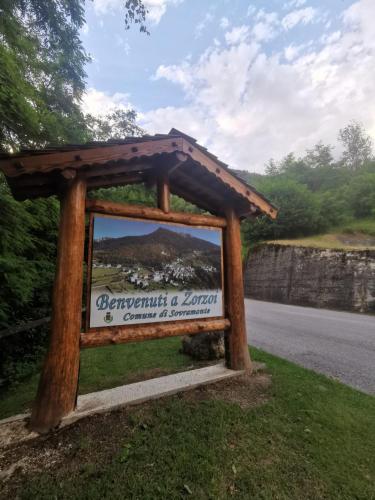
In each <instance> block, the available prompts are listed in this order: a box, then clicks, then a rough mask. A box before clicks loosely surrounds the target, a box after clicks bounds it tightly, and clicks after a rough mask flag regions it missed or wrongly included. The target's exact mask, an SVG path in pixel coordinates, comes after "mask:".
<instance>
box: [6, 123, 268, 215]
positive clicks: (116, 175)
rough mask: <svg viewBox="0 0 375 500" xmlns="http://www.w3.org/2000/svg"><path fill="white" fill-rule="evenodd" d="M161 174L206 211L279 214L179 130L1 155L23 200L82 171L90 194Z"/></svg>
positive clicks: (42, 193) (13, 188)
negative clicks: (91, 191) (98, 189)
mask: <svg viewBox="0 0 375 500" xmlns="http://www.w3.org/2000/svg"><path fill="white" fill-rule="evenodd" d="M161 169H165V170H167V171H168V175H169V181H170V189H171V192H172V193H174V194H177V195H178V196H181V197H182V198H184V199H186V200H187V201H190V202H192V203H194V204H196V205H197V206H199V207H201V208H203V209H204V210H208V211H210V212H213V213H217V214H220V213H223V212H224V210H225V206H228V205H231V206H233V207H234V208H235V209H236V211H237V213H238V214H239V215H240V216H248V215H259V214H267V215H269V216H270V217H272V218H275V217H276V215H277V210H276V208H275V207H274V206H273V205H272V204H271V203H270V202H269V201H267V199H266V198H265V197H264V196H262V195H261V194H260V193H258V192H257V191H256V190H255V189H254V188H253V187H251V186H250V185H248V184H247V183H246V182H244V181H243V180H242V179H241V178H239V177H238V176H237V175H235V174H234V173H233V171H231V170H230V169H228V166H227V165H226V164H225V163H223V162H221V161H220V160H219V159H218V158H217V157H216V156H215V155H213V154H211V153H210V152H209V151H207V149H206V148H204V147H203V146H200V145H199V144H198V143H197V141H196V140H195V139H193V138H192V137H189V136H188V135H186V134H183V133H182V132H179V131H178V130H176V129H172V130H171V131H170V132H169V134H156V135H153V136H150V135H145V136H143V137H131V138H127V139H124V140H113V141H107V142H91V143H87V144H83V145H82V144H80V145H66V146H62V147H59V148H46V149H35V150H22V151H21V152H19V153H17V154H14V155H6V154H2V155H0V170H1V171H2V172H3V173H4V174H5V176H6V179H7V182H8V184H9V186H10V188H11V191H12V193H13V196H14V197H15V198H16V199H18V200H24V199H27V198H36V197H40V196H43V197H46V196H51V195H53V194H58V192H59V191H60V190H61V187H62V186H63V184H64V182H66V180H67V179H69V178H71V177H73V176H74V175H75V174H76V173H77V172H79V174H80V175H84V176H85V177H86V179H87V186H88V189H95V188H100V187H110V186H118V185H124V184H130V183H137V182H146V183H150V182H153V181H154V180H155V177H156V176H157V175H158V173H160V171H161Z"/></svg>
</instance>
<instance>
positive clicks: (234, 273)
mask: <svg viewBox="0 0 375 500" xmlns="http://www.w3.org/2000/svg"><path fill="white" fill-rule="evenodd" d="M226 219H227V227H226V230H225V259H224V268H225V282H226V290H225V292H226V308H227V311H226V312H227V315H228V318H229V320H230V323H231V326H230V328H229V330H228V332H227V334H226V335H227V336H226V342H225V347H226V349H227V352H226V363H227V366H228V368H231V369H232V370H247V371H250V370H251V361H250V355H249V348H248V345H247V336H246V323H245V303H244V290H243V277H242V257H241V232H240V220H239V218H238V217H237V215H236V213H235V211H234V210H233V209H232V208H229V209H228V210H227V212H226Z"/></svg>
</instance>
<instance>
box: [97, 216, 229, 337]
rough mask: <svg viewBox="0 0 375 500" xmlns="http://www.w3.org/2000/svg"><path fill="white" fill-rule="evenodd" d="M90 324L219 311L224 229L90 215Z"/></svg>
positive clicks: (199, 315) (148, 320) (176, 317)
mask: <svg viewBox="0 0 375 500" xmlns="http://www.w3.org/2000/svg"><path fill="white" fill-rule="evenodd" d="M90 234H91V242H90V244H91V252H90V262H89V286H88V293H89V297H88V323H89V328H98V327H108V326H118V325H134V324H140V323H157V322H163V321H179V320H192V319H201V318H213V317H222V316H223V314H224V312H223V269H222V261H223V258H222V230H221V229H218V228H211V227H197V226H188V225H183V224H176V223H169V222H157V221H151V220H143V219H134V218H127V217H115V216H109V215H102V214H92V215H91V231H90Z"/></svg>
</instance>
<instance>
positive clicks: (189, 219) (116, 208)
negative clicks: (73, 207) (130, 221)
mask: <svg viewBox="0 0 375 500" xmlns="http://www.w3.org/2000/svg"><path fill="white" fill-rule="evenodd" d="M86 210H87V211H89V212H97V213H102V214H107V215H121V216H125V217H139V218H141V219H148V220H158V221H167V222H177V223H180V224H188V225H190V226H210V227H220V228H225V227H226V225H227V221H226V219H225V218H224V217H216V216H214V215H205V214H190V213H186V212H168V213H166V212H165V211H163V210H161V209H160V208H153V207H145V206H142V205H126V204H125V203H114V202H111V201H104V200H90V199H88V200H86Z"/></svg>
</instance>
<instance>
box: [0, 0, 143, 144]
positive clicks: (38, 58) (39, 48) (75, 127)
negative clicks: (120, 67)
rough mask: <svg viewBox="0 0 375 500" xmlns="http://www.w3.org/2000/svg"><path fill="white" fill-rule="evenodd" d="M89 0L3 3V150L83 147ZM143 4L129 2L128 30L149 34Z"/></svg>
mask: <svg viewBox="0 0 375 500" xmlns="http://www.w3.org/2000/svg"><path fill="white" fill-rule="evenodd" d="M84 4H85V0H2V1H1V3H0V40H1V44H0V116H1V119H0V149H2V150H14V149H16V148H18V147H19V146H21V145H24V146H25V145H27V146H35V145H38V146H39V145H45V144H48V143H49V144H51V143H61V142H64V141H74V142H78V141H79V142H80V141H84V140H85V139H86V138H87V136H86V125H85V120H84V117H83V115H82V113H81V110H80V107H79V104H80V98H81V96H82V93H83V91H84V89H85V76H86V75H85V69H84V68H85V64H86V63H87V62H88V61H89V57H88V55H87V53H86V52H85V50H84V48H83V46H82V43H81V40H80V37H79V30H80V28H82V26H83V24H84V23H85V19H84ZM145 16H146V10H145V8H144V5H143V2H142V0H127V1H126V2H125V26H126V27H129V26H130V24H131V23H137V24H138V25H139V27H140V30H141V31H147V29H146V27H145V24H144V21H145Z"/></svg>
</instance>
